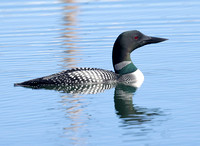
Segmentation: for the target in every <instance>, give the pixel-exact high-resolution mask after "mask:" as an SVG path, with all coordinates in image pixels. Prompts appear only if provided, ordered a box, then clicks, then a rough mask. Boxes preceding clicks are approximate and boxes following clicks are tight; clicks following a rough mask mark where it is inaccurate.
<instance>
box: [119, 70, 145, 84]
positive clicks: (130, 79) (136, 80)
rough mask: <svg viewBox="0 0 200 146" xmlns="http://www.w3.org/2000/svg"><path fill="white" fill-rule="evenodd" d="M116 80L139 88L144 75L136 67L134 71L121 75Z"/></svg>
mask: <svg viewBox="0 0 200 146" xmlns="http://www.w3.org/2000/svg"><path fill="white" fill-rule="evenodd" d="M118 81H119V82H125V83H128V84H129V85H131V86H134V87H136V88H139V87H140V86H141V85H142V83H143V82H144V75H143V73H142V72H141V71H140V70H139V69H137V70H136V71H135V72H132V73H129V74H125V75H122V76H121V77H120V78H119V80H118Z"/></svg>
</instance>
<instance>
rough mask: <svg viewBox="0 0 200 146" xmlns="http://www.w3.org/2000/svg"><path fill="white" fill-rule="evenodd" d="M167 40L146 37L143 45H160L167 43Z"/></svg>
mask: <svg viewBox="0 0 200 146" xmlns="http://www.w3.org/2000/svg"><path fill="white" fill-rule="evenodd" d="M166 40H168V39H165V38H158V37H151V36H145V37H144V39H143V41H142V43H143V45H147V44H153V43H160V42H163V41H166Z"/></svg>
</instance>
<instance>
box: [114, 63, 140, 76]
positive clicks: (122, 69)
mask: <svg viewBox="0 0 200 146" xmlns="http://www.w3.org/2000/svg"><path fill="white" fill-rule="evenodd" d="M114 70H115V73H117V74H120V75H123V74H128V73H132V72H135V71H136V70H137V67H136V66H135V65H134V64H133V62H132V61H122V62H120V63H117V64H115V65H114Z"/></svg>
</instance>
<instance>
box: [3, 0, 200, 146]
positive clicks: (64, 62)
mask: <svg viewBox="0 0 200 146" xmlns="http://www.w3.org/2000/svg"><path fill="white" fill-rule="evenodd" d="M199 7H200V1H198V0H190V1H184V0H173V1H172V0H168V1H163V2H161V1H159V0H153V1H151V2H149V1H145V0H142V1H137V0H125V1H124V0H123V1H122V0H118V1H117V0H116V1H114V0H98V1H97V0H84V1H81V0H77V1H75V0H63V1H62V0H61V1H59V0H49V1H41V0H37V1H33V0H30V1H25V0H19V1H12V0H2V1H1V5H0V22H1V23H0V32H1V33H0V62H1V63H0V81H1V88H0V91H1V98H0V111H1V113H0V117H1V120H0V128H1V131H0V145H2V146H4V145H6V146H9V145H10V146H11V145H12V146H13V145H20V146H25V145H26V146H27V145H34V146H36V145H37V146H39V145H41V146H44V145H48V146H58V145H59V146H66V145H81V146H82V145H123V146H125V145H127V146H128V145H137V146H140V145H141V146H158V145H159V146H160V145H161V146H163V145H164V146H169V145H170V146H172V145H176V146H177V145H181V146H190V145H200V106H199V103H200V90H199V87H200V66H199V64H200V59H199V56H200V49H199V48H200V15H199V14H200V9H199ZM133 29H137V30H140V31H141V32H143V33H144V34H147V35H152V36H157V37H164V38H169V40H168V41H166V42H163V43H160V44H154V45H148V46H144V47H142V48H141V49H138V50H136V51H135V52H134V53H133V54H132V59H133V61H134V63H135V65H136V66H137V67H138V68H140V70H141V71H142V72H143V73H144V76H145V81H144V83H143V85H142V87H141V88H139V89H138V90H137V91H136V92H135V89H133V88H127V87H124V86H118V87H116V88H112V87H111V85H110V86H109V85H108V86H106V87H105V88H108V89H107V90H104V91H101V89H102V88H99V89H98V88H96V87H90V88H89V89H90V90H93V89H94V90H95V91H93V92H92V91H88V92H91V93H95V92H100V93H97V94H81V93H80V92H79V94H74V93H73V91H71V93H70V94H69V93H65V92H64V91H57V90H58V89H57V90H44V89H40V90H33V89H27V88H22V87H13V83H15V82H21V81H25V80H28V79H32V78H36V77H41V76H45V75H49V74H52V73H56V72H59V71H62V70H65V69H68V68H71V67H99V68H104V69H108V70H112V61H111V53H112V45H113V42H114V41H115V39H116V37H117V36H118V34H120V33H121V32H123V31H126V30H133ZM109 88H111V89H109ZM89 89H88V90H89ZM74 92H75V91H74Z"/></svg>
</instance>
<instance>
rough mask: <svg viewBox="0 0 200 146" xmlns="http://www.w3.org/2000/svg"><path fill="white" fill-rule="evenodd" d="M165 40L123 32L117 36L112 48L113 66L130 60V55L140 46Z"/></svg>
mask: <svg viewBox="0 0 200 146" xmlns="http://www.w3.org/2000/svg"><path fill="white" fill-rule="evenodd" d="M165 40H167V39H165V38H158V37H151V36H146V35H144V34H142V33H141V32H139V31H137V30H132V31H126V32H123V33H121V34H120V35H119V36H118V38H117V39H116V41H115V43H114V46H113V64H116V63H119V62H121V61H125V60H130V58H129V56H130V53H131V52H132V51H133V50H135V49H137V48H139V47H141V46H144V45H147V44H152V43H159V42H162V41H165Z"/></svg>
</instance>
